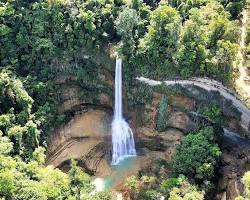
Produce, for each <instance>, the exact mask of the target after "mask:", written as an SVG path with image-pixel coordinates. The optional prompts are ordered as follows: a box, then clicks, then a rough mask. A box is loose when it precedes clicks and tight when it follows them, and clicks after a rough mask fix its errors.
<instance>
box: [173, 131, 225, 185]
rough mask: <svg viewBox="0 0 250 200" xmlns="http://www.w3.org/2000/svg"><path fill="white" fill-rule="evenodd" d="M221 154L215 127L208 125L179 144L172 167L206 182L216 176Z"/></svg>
mask: <svg viewBox="0 0 250 200" xmlns="http://www.w3.org/2000/svg"><path fill="white" fill-rule="evenodd" d="M220 154H221V152H220V149H219V147H218V145H217V144H216V143H215V136H214V131H213V128H212V127H206V128H204V129H202V130H200V131H199V132H198V133H190V134H188V135H187V136H186V137H185V138H184V140H183V141H182V143H181V144H180V145H178V146H177V148H176V152H175V154H174V155H173V158H172V167H173V170H174V172H175V173H176V174H184V175H185V176H187V177H188V178H190V179H195V180H196V181H198V182H201V183H204V182H205V181H206V180H211V178H212V177H213V176H214V168H215V167H216V163H217V158H218V157H219V156H220Z"/></svg>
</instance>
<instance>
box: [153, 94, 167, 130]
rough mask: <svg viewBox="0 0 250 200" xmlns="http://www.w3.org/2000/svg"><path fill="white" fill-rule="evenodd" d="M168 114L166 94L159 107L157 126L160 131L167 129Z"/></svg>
mask: <svg viewBox="0 0 250 200" xmlns="http://www.w3.org/2000/svg"><path fill="white" fill-rule="evenodd" d="M167 116H168V100H167V97H166V95H163V96H162V98H161V101H160V104H159V108H158V116H157V123H156V127H157V130H158V131H164V130H165V129H166V126H167V123H166V119H167Z"/></svg>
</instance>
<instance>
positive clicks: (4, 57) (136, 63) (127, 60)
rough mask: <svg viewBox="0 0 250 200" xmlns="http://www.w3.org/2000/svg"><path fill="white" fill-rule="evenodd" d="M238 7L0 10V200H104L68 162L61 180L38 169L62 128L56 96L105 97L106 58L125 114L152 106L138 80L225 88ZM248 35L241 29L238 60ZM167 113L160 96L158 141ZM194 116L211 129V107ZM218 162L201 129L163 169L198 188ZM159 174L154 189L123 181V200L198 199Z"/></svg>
mask: <svg viewBox="0 0 250 200" xmlns="http://www.w3.org/2000/svg"><path fill="white" fill-rule="evenodd" d="M245 4H246V2H245V1H238V0H234V1H224V0H198V1H190V0H181V1H177V0H171V1H161V2H159V1H142V0H132V1H122V0H86V1H83V0H33V1H25V0H1V2H0V46H1V48H0V92H1V95H0V160H1V162H0V198H1V197H5V198H6V199H20V200H21V199H39V200H40V199H41V200H46V199H68V200H74V199H77V200H78V199H84V200H88V199H89V200H92V199H94V200H99V199H103V200H104V199H105V200H106V199H111V198H112V197H111V196H110V195H109V194H107V193H105V192H104V193H97V194H96V195H94V194H91V191H93V189H94V188H93V185H91V183H90V178H89V176H88V175H87V174H85V173H83V172H82V170H81V169H80V168H78V167H77V165H76V163H75V162H73V163H72V168H71V170H70V171H69V173H68V174H65V173H63V172H61V171H60V170H58V169H52V168H50V167H45V166H44V160H45V156H44V152H45V149H44V147H46V143H47V139H48V136H49V134H50V133H51V132H52V130H53V129H54V128H55V127H56V126H58V125H60V124H62V123H64V122H65V121H66V120H67V119H68V118H69V114H68V113H66V112H64V111H61V110H63V109H61V110H60V109H59V108H61V107H60V106H61V105H62V103H63V102H64V100H65V99H63V98H62V97H63V89H64V87H66V86H71V85H74V86H75V87H78V88H80V89H79V90H80V92H76V93H77V94H75V95H76V96H77V97H78V98H79V99H80V100H81V102H85V103H86V104H91V105H95V104H97V103H99V102H98V101H99V100H100V98H99V97H100V95H101V94H105V95H108V96H110V97H112V94H113V91H112V88H111V87H110V85H109V84H108V83H107V82H108V81H106V82H105V81H103V79H105V78H106V75H107V74H108V75H107V77H108V76H112V75H113V68H112V67H113V64H114V63H113V61H112V59H110V57H112V56H114V55H113V54H116V53H114V51H117V53H118V54H119V56H120V57H122V58H123V60H124V68H123V70H124V84H125V90H126V97H127V100H128V105H130V106H135V105H143V104H147V103H149V102H150V101H151V100H152V93H153V91H152V89H151V88H149V87H147V86H145V85H142V84H139V83H138V82H136V81H135V77H136V76H140V75H143V76H146V77H148V78H155V79H168V78H179V77H181V78H189V77H191V76H208V77H211V78H215V79H217V80H220V81H222V82H224V83H230V81H231V80H232V73H233V70H232V63H233V61H234V60H235V59H236V53H237V51H238V44H237V42H238V37H239V21H238V19H239V17H240V14H239V13H240V12H241V11H242V9H243V7H244V6H245ZM249 33H250V30H249V29H248V31H247V52H248V53H247V54H249V52H250V47H249V41H250V34H249ZM103 76H105V77H104V78H103ZM111 79H112V78H111ZM65 85H66V86H65ZM67 98H69V97H67ZM167 107H168V106H167V99H166V97H165V96H163V98H162V100H161V102H160V105H159V112H158V117H157V129H158V130H159V131H161V130H164V129H165V128H166V117H167ZM201 112H202V113H203V114H205V115H206V116H207V117H208V118H209V119H210V120H212V121H213V122H218V119H219V115H220V110H219V109H218V108H217V107H208V108H204V109H203V110H202V111H201ZM42 146H43V147H42ZM219 154H220V151H219V149H218V146H217V145H216V144H215V136H214V132H213V130H212V129H211V128H205V129H203V130H201V131H199V132H198V133H190V134H189V135H188V136H187V137H186V138H185V139H184V141H183V143H182V144H181V145H179V146H178V148H177V152H176V154H175V156H174V160H173V169H174V171H175V172H176V174H180V173H181V174H184V175H185V176H186V177H188V178H189V179H190V181H191V182H193V180H192V179H194V181H195V183H196V184H198V185H199V186H200V185H202V184H203V185H204V184H205V185H206V184H207V183H208V181H210V180H211V179H212V178H213V175H214V170H215V167H216V159H217V157H218V156H219ZM187 158H188V159H187ZM164 168H165V166H163V165H160V168H159V167H156V168H155V169H154V170H155V172H156V174H157V176H159V177H160V176H161V178H160V179H159V180H156V179H155V178H153V177H147V176H142V177H141V179H140V180H137V179H136V178H132V179H131V180H130V181H129V182H128V185H127V187H128V190H133V191H132V192H131V191H130V192H131V194H132V196H133V197H134V198H140V199H148V200H151V199H152V200H153V199H157V198H159V195H164V196H165V197H169V198H170V199H172V200H175V199H178V200H179V199H203V193H202V192H199V191H198V190H197V188H196V187H194V186H191V185H190V184H189V183H188V181H187V180H186V179H185V180H182V178H166V177H165V172H164ZM162 171H163V172H162ZM159 185H161V187H160V188H159V187H158V186H159ZM206 186H207V187H208V185H206Z"/></svg>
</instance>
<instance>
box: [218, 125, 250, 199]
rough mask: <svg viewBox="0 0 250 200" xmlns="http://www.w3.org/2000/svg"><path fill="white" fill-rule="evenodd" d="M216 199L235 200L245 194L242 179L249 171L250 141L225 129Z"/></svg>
mask: <svg viewBox="0 0 250 200" xmlns="http://www.w3.org/2000/svg"><path fill="white" fill-rule="evenodd" d="M221 149H222V155H221V160H220V167H219V172H218V186H217V193H218V195H217V196H216V199H218V200H224V199H225V200H234V199H235V198H236V197H237V196H240V195H242V194H243V193H244V185H243V183H242V182H241V178H242V176H243V175H244V173H245V172H246V171H247V170H249V167H248V166H249V164H250V159H249V158H250V140H249V139H246V138H243V137H240V136H239V135H237V134H236V133H233V132H230V131H228V130H226V129H224V135H223V138H222V142H221Z"/></svg>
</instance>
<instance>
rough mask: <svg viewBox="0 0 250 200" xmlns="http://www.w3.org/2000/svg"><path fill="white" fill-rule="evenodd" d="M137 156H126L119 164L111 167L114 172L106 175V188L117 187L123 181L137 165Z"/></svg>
mask: <svg viewBox="0 0 250 200" xmlns="http://www.w3.org/2000/svg"><path fill="white" fill-rule="evenodd" d="M135 163H136V157H130V158H126V159H124V160H123V161H121V162H119V164H118V165H114V166H112V167H111V170H112V174H111V176H109V177H105V178H104V179H103V181H104V188H105V189H111V188H113V187H115V186H116V185H117V184H119V183H121V182H123V181H124V180H125V179H126V177H127V176H128V175H130V172H131V171H132V169H133V166H135Z"/></svg>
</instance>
